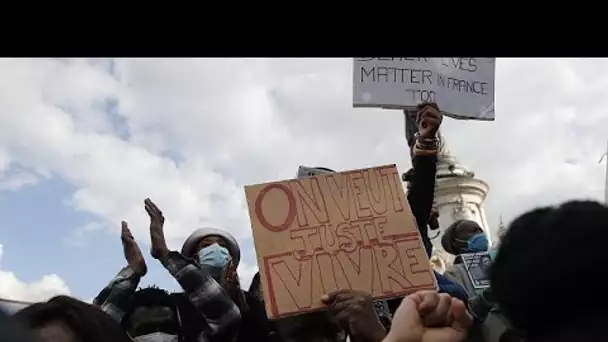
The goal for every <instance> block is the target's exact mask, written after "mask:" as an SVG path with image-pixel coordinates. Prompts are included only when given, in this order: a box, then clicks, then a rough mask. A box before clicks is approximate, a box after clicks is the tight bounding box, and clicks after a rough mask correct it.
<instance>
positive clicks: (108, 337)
mask: <svg viewBox="0 0 608 342" xmlns="http://www.w3.org/2000/svg"><path fill="white" fill-rule="evenodd" d="M13 318H14V319H16V320H17V321H20V322H22V323H23V324H25V325H26V326H28V327H29V328H30V329H36V328H39V327H42V326H44V325H46V324H48V323H49V322H51V321H57V320H58V321H61V322H63V323H64V324H66V325H67V326H68V327H69V328H70V329H71V330H72V331H73V332H74V334H75V335H76V336H77V337H78V338H79V339H80V341H87V342H123V341H124V342H127V341H131V339H130V338H129V336H128V335H127V333H126V332H125V331H124V329H122V327H121V326H120V324H118V322H116V321H115V320H114V319H113V318H112V317H110V316H109V315H107V314H106V313H105V312H103V311H101V310H100V309H98V308H97V307H95V306H93V305H91V304H87V303H85V302H81V301H79V300H78V299H75V298H72V297H68V296H57V297H54V298H51V299H50V300H49V301H48V302H41V303H35V304H32V305H30V306H27V307H25V308H23V309H21V310H20V311H18V312H17V313H15V314H14V316H13Z"/></svg>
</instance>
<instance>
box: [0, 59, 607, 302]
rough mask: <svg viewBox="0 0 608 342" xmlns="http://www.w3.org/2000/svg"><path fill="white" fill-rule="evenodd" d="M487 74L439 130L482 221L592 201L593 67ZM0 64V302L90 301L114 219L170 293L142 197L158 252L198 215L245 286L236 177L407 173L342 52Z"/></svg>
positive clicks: (392, 133)
mask: <svg viewBox="0 0 608 342" xmlns="http://www.w3.org/2000/svg"><path fill="white" fill-rule="evenodd" d="M496 70H497V74H496V89H497V94H496V104H497V106H496V117H497V119H496V121H495V122H484V123H478V122H464V121H456V120H450V119H446V120H444V123H443V125H442V131H443V133H444V134H445V136H446V137H447V141H448V145H449V147H450V150H451V151H452V152H454V153H455V154H456V155H457V157H458V158H459V159H460V160H461V161H462V162H463V163H464V164H465V165H467V166H469V167H470V168H471V169H472V170H474V171H475V173H476V175H477V176H478V177H480V178H481V179H483V180H484V181H486V182H487V183H488V184H489V185H490V188H491V189H490V194H489V196H488V198H487V199H486V202H485V211H486V212H485V214H486V217H487V219H488V222H489V225H490V229H494V227H496V226H497V225H498V220H499V217H500V216H501V215H502V216H503V217H504V219H505V222H506V223H508V222H509V221H510V220H511V219H512V218H513V217H515V216H516V215H518V214H519V213H521V212H523V211H524V210H527V209H529V208H530V207H532V206H537V205H544V204H553V203H556V202H559V201H562V200H565V199H568V198H573V197H577V198H581V197H582V198H594V199H600V200H601V199H603V189H604V187H603V185H604V179H605V174H604V171H605V169H604V167H603V166H601V165H598V164H597V160H598V159H599V157H600V156H601V155H602V153H604V152H605V147H606V137H607V136H608V132H607V131H606V129H605V128H606V127H608V117H607V116H606V115H605V113H606V111H607V110H608V98H606V96H604V94H605V93H606V91H608V85H607V84H606V81H605V77H604V75H605V74H607V73H608V62H606V61H605V60H600V59H597V60H593V59H585V60H574V59H569V60H560V59H546V60H538V59H512V60H509V59H500V60H499V61H497V67H496ZM0 72H1V73H2V75H3V77H2V78H1V79H0V215H2V216H1V217H2V218H3V220H2V223H1V224H0V245H2V250H1V251H2V253H1V255H0V297H8V298H12V299H20V300H44V299H47V298H48V297H50V296H52V295H54V294H57V293H61V292H65V291H69V292H70V293H71V294H73V295H75V296H77V297H79V298H82V299H84V300H89V299H92V297H94V296H95V295H96V294H97V292H98V291H99V290H100V289H101V288H102V287H103V286H105V285H106V284H107V282H108V281H110V279H111V278H112V277H113V276H114V275H115V274H116V272H118V270H119V269H120V268H121V267H122V266H124V265H125V260H124V259H123V255H122V247H121V243H120V238H119V231H120V221H121V220H126V221H128V222H129V223H130V227H131V230H132V231H133V233H134V235H135V237H136V239H137V240H138V241H139V242H140V246H141V248H142V250H143V251H144V254H145V255H146V260H147V263H148V266H149V274H148V275H147V276H146V277H145V278H144V282H143V284H151V283H154V284H157V285H159V286H161V287H164V288H167V289H170V290H177V289H178V286H177V285H176V284H175V282H174V281H173V280H172V279H171V277H170V276H169V275H168V274H167V273H166V271H165V270H164V269H163V268H162V267H161V266H160V265H159V264H158V262H157V261H155V260H153V259H152V258H151V257H149V255H148V249H149V243H148V240H149V238H148V236H147V234H148V232H147V229H148V227H147V224H148V218H147V215H146V213H145V211H144V209H143V200H144V198H146V197H150V198H152V199H153V200H154V201H155V202H156V203H157V204H159V205H160V207H161V209H162V210H163V212H164V213H165V216H166V217H167V222H166V227H165V233H166V235H167V237H168V239H169V245H170V247H172V248H175V249H179V248H180V247H181V243H182V242H183V241H184V239H185V238H186V237H187V236H188V235H189V234H190V232H192V231H193V230H194V229H196V228H198V227H200V226H203V225H206V226H209V225H211V226H216V227H220V228H224V229H226V230H228V231H230V232H231V233H233V234H234V235H235V236H236V237H237V239H238V240H239V242H240V243H241V247H242V250H243V253H242V254H243V257H242V261H241V268H240V269H239V272H240V274H241V276H242V277H243V278H244V282H245V283H248V281H249V279H250V278H251V276H252V275H253V273H254V272H255V271H256V270H257V266H256V264H257V262H256V258H255V253H254V251H253V245H252V240H251V232H250V225H249V217H248V213H247V206H246V202H245V199H244V193H243V186H244V185H248V184H256V183H262V182H267V181H272V180H277V179H286V178H291V177H293V176H294V175H295V173H296V170H297V167H298V165H323V166H327V167H330V168H333V169H337V170H348V169H355V168H361V167H365V166H373V165H386V164H392V163H396V164H397V166H398V168H399V169H400V170H401V171H402V172H403V171H405V170H407V168H409V161H408V157H407V155H408V154H407V152H406V151H407V148H406V147H405V139H404V131H403V117H402V115H401V114H400V113H399V112H397V111H387V110H380V109H353V108H352V60H350V59H251V60H247V59H196V60H194V59H170V60H168V59H137V60H129V59H119V60H108V59H102V60H82V59H68V60H56V59H48V60H27V59H18V60H17V59H12V60H11V59H3V60H0ZM540 135H542V141H539V140H538V137H539V136H540ZM514 137H516V138H514ZM530 141H533V142H535V143H534V144H530ZM498 151H500V154H497V152H498ZM547 170H550V172H549V171H547ZM444 214H445V215H446V216H449V215H451V213H444ZM53 275H55V276H53Z"/></svg>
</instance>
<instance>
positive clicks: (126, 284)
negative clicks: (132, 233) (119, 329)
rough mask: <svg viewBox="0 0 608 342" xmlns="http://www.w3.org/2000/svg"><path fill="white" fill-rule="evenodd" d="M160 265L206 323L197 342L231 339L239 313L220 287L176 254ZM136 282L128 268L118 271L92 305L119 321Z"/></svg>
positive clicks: (135, 287) (238, 319)
mask: <svg viewBox="0 0 608 342" xmlns="http://www.w3.org/2000/svg"><path fill="white" fill-rule="evenodd" d="M161 263H162V264H163V266H164V267H165V268H166V269H167V270H168V271H169V273H170V274H171V275H172V276H173V277H174V278H175V280H177V282H178V283H179V284H180V285H181V287H182V289H183V290H184V292H185V293H186V294H187V295H188V298H189V299H190V301H191V302H192V304H193V305H194V306H195V307H196V308H197V309H198V311H199V312H200V313H201V314H202V316H203V317H204V318H205V320H206V325H207V328H206V329H203V332H202V333H201V336H199V339H198V340H199V342H206V341H212V340H213V338H214V337H215V336H216V335H219V334H222V337H223V339H224V338H225V335H226V333H228V334H230V335H234V336H231V338H230V339H234V338H235V337H236V335H237V333H238V330H239V329H238V327H239V326H240V323H241V312H240V310H239V308H238V307H237V306H236V304H235V303H234V302H233V301H232V299H231V298H230V296H229V295H228V294H227V293H226V292H225V291H224V289H223V288H222V286H221V285H220V284H218V283H217V282H216V281H215V280H214V279H213V278H212V277H211V276H210V275H209V274H208V273H207V272H205V271H204V270H203V269H201V268H200V267H198V266H197V265H196V264H194V263H193V262H192V261H191V260H189V259H187V258H186V257H184V256H183V255H181V254H180V253H178V252H170V253H169V254H168V255H167V257H166V258H164V259H163V260H161ZM139 280H140V277H139V276H137V275H136V274H135V273H134V272H133V270H132V269H131V268H130V267H128V266H127V267H125V268H123V269H122V270H121V271H120V272H118V275H117V276H116V277H115V278H114V279H112V281H111V282H110V283H109V284H108V286H106V288H104V289H103V290H102V291H101V292H100V293H99V295H98V296H97V297H96V298H95V299H94V300H93V303H94V304H95V305H97V306H98V307H99V308H101V310H103V311H104V312H106V313H107V314H109V315H110V316H112V317H113V318H114V319H116V320H117V321H119V322H120V321H121V320H122V318H123V316H124V315H125V313H126V312H125V311H126V308H127V307H128V303H129V300H130V298H131V296H132V295H133V293H135V290H136V289H137V285H138V284H139Z"/></svg>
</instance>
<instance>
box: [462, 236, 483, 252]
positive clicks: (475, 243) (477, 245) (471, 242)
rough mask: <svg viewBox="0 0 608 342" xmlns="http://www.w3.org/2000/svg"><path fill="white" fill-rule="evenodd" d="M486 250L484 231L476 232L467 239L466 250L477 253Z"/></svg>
mask: <svg viewBox="0 0 608 342" xmlns="http://www.w3.org/2000/svg"><path fill="white" fill-rule="evenodd" d="M487 250H488V237H487V236H486V234H484V233H478V234H475V235H473V236H471V237H470V238H469V239H468V240H467V248H466V251H467V252H469V253H479V252H485V251H487Z"/></svg>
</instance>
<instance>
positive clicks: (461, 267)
mask: <svg viewBox="0 0 608 342" xmlns="http://www.w3.org/2000/svg"><path fill="white" fill-rule="evenodd" d="M441 245H442V247H443V249H444V250H445V251H446V252H448V253H450V254H452V255H455V256H456V259H455V260H454V264H453V265H452V266H451V267H450V268H448V269H447V270H446V271H445V273H444V274H443V275H444V276H445V277H446V278H448V279H449V280H451V281H453V282H455V283H457V284H460V285H461V286H462V287H463V288H464V289H465V290H466V291H467V294H468V295H469V297H473V296H475V295H476V294H478V293H479V292H481V291H482V290H483V288H480V287H479V286H477V287H476V286H474V284H473V281H472V280H471V276H470V275H469V273H470V272H473V273H475V272H477V273H479V272H483V269H482V268H481V267H475V268H473V267H471V266H472V265H465V264H464V259H463V255H464V254H478V253H479V254H482V253H483V254H485V253H486V252H487V250H488V238H487V236H486V234H485V233H484V231H483V230H482V229H481V227H480V226H479V225H478V224H477V222H475V221H470V220H458V221H456V222H454V223H452V224H451V225H450V226H449V227H448V228H447V229H446V230H445V232H444V233H443V236H442V237H441ZM475 275H478V274H475ZM478 276H480V277H484V275H478Z"/></svg>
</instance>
